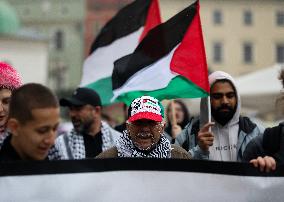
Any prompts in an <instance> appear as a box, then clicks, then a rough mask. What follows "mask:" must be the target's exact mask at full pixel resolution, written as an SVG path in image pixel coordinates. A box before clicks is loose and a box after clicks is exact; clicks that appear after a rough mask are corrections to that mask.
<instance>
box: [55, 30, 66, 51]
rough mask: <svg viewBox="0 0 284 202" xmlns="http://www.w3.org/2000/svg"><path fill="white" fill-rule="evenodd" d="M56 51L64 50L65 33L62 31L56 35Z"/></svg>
mask: <svg viewBox="0 0 284 202" xmlns="http://www.w3.org/2000/svg"><path fill="white" fill-rule="evenodd" d="M54 41H55V49H56V50H62V49H63V48H64V33H63V32H62V31H57V32H56V33H55V39H54Z"/></svg>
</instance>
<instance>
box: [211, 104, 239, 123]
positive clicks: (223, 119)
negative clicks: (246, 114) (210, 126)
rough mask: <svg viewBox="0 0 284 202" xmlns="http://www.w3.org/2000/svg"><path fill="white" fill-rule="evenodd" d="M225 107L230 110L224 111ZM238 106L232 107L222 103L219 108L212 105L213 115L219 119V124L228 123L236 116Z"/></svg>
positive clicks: (216, 119)
mask: <svg viewBox="0 0 284 202" xmlns="http://www.w3.org/2000/svg"><path fill="white" fill-rule="evenodd" d="M223 109H227V110H228V111H222V110H223ZM236 109H237V106H235V107H234V108H233V107H230V106H228V105H222V106H220V107H218V108H216V109H215V108H213V107H212V109H211V110H212V112H211V113H212V116H213V118H214V119H215V121H217V122H218V123H219V124H221V125H222V126H224V125H226V124H227V123H228V122H229V121H230V120H231V119H232V118H233V116H234V114H235V112H236Z"/></svg>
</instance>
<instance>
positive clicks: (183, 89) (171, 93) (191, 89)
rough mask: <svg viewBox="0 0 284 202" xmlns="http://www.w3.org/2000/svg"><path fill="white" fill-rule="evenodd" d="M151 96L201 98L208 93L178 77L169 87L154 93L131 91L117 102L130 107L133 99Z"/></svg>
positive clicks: (160, 97)
mask: <svg viewBox="0 0 284 202" xmlns="http://www.w3.org/2000/svg"><path fill="white" fill-rule="evenodd" d="M143 95H149V96H153V97H155V98H157V99H158V100H164V99H174V98H200V97H207V96H208V93H207V92H206V91H205V90H203V89H202V88H200V87H198V86H197V85H195V84H194V83H192V82H191V81H189V80H188V79H186V78H184V77H183V76H177V77H175V78H173V79H172V80H171V82H170V83H169V84H168V86H167V87H165V88H162V89H158V90H154V91H131V92H127V93H124V94H122V95H120V96H119V97H118V98H117V99H116V101H118V102H119V101H120V102H124V103H125V104H127V105H130V103H131V102H132V100H133V99H135V98H137V97H141V96H143Z"/></svg>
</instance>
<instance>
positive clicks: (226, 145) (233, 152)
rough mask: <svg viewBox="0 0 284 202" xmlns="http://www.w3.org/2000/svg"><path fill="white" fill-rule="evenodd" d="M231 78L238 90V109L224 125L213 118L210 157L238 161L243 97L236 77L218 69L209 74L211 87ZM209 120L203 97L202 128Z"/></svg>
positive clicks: (205, 100) (205, 101)
mask: <svg viewBox="0 0 284 202" xmlns="http://www.w3.org/2000/svg"><path fill="white" fill-rule="evenodd" d="M222 79H226V80H229V81H230V82H231V83H232V84H233V85H234V88H235V90H236V96H237V109H236V112H235V114H234V116H233V118H232V119H231V120H230V121H229V122H228V123H227V124H226V125H224V126H222V125H220V124H219V123H217V122H216V121H215V120H214V118H213V116H211V119H212V121H213V122H215V125H214V126H213V127H211V130H212V132H213V134H214V142H213V146H211V147H210V148H209V159H211V160H219V161H236V160H237V142H238V135H237V134H238V131H239V116H240V110H241V99H240V95H239V92H238V89H237V86H236V84H235V81H234V79H233V78H232V77H231V76H230V75H229V74H227V73H225V72H222V71H216V72H214V73H212V74H210V76H209V84H210V87H212V85H213V84H214V83H216V81H218V80H222ZM207 122H208V107H207V98H202V99H201V103H200V128H201V127H202V126H203V125H204V124H206V123H207Z"/></svg>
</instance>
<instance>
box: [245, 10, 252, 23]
mask: <svg viewBox="0 0 284 202" xmlns="http://www.w3.org/2000/svg"><path fill="white" fill-rule="evenodd" d="M243 19H244V25H252V12H251V11H244V15H243Z"/></svg>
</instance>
